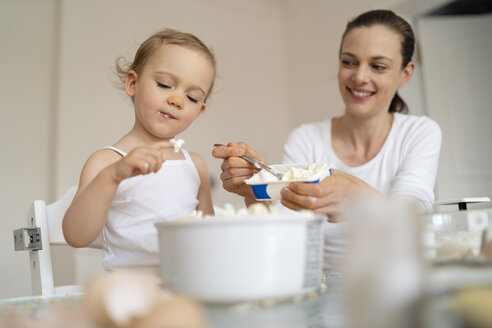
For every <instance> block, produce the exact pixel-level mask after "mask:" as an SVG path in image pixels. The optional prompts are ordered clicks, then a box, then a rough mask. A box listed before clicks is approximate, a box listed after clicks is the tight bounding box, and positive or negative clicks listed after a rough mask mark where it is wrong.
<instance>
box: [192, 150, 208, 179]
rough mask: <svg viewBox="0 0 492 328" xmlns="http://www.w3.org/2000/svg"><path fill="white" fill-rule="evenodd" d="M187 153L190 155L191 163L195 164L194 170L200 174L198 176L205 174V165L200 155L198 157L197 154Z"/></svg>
mask: <svg viewBox="0 0 492 328" xmlns="http://www.w3.org/2000/svg"><path fill="white" fill-rule="evenodd" d="M189 153H190V157H191V159H192V160H193V163H195V166H196V169H197V170H198V173H200V175H201V174H202V173H207V163H205V160H204V159H203V157H201V156H200V155H198V154H197V153H194V152H192V151H190V152H189Z"/></svg>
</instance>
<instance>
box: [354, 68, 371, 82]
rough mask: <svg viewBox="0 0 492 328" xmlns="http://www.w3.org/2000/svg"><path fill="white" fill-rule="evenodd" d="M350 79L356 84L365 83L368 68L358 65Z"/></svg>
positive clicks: (367, 76)
mask: <svg viewBox="0 0 492 328" xmlns="http://www.w3.org/2000/svg"><path fill="white" fill-rule="evenodd" d="M352 78H353V79H354V81H355V82H356V83H358V84H362V83H365V82H367V81H368V79H369V71H368V68H367V67H366V66H365V65H359V67H357V70H356V71H355V72H354V75H353V76H352Z"/></svg>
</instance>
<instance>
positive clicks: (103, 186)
mask: <svg viewBox="0 0 492 328" xmlns="http://www.w3.org/2000/svg"><path fill="white" fill-rule="evenodd" d="M170 147H173V146H172V144H171V143H169V142H167V141H166V142H159V143H155V144H153V145H151V146H148V147H136V148H135V149H133V150H132V151H131V152H130V153H128V155H127V156H126V157H121V156H120V155H118V154H116V153H115V152H113V151H110V150H100V151H97V152H95V153H94V154H92V155H91V156H90V157H89V159H88V160H87V162H86V163H85V165H84V167H83V169H82V173H81V175H80V182H79V188H78V190H77V193H76V194H75V197H74V199H73V201H72V204H71V205H70V207H69V208H68V210H67V212H66V213H65V216H64V218H63V224H62V227H63V234H64V236H65V239H66V240H67V242H68V244H69V245H71V246H73V247H85V246H88V245H90V243H92V242H93V241H94V240H95V239H96V238H97V236H98V235H99V233H100V232H101V231H102V228H103V226H104V224H105V223H106V217H107V214H108V211H109V208H110V206H111V203H112V201H113V198H114V195H115V194H116V190H117V189H118V186H119V184H120V182H121V181H123V180H124V179H127V178H130V177H132V176H136V175H139V174H148V173H151V172H157V171H158V170H159V169H160V167H161V166H162V162H163V161H164V157H163V155H162V153H161V151H160V149H161V148H170Z"/></svg>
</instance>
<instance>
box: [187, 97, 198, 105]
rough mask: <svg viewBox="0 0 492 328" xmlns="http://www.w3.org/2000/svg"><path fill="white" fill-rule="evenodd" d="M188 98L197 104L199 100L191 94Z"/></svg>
mask: <svg viewBox="0 0 492 328" xmlns="http://www.w3.org/2000/svg"><path fill="white" fill-rule="evenodd" d="M187 97H188V99H189V100H190V101H191V102H194V103H195V104H196V103H197V102H198V100H197V99H195V98H193V97H190V96H187Z"/></svg>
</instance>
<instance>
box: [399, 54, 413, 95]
mask: <svg viewBox="0 0 492 328" xmlns="http://www.w3.org/2000/svg"><path fill="white" fill-rule="evenodd" d="M413 72H415V62H414V61H413V60H411V61H410V62H409V63H408V64H407V66H406V67H405V68H404V69H403V70H402V71H401V80H400V85H399V86H398V88H401V87H403V86H404V85H405V84H406V83H407V82H408V81H409V80H410V79H411V78H412V76H413Z"/></svg>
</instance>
